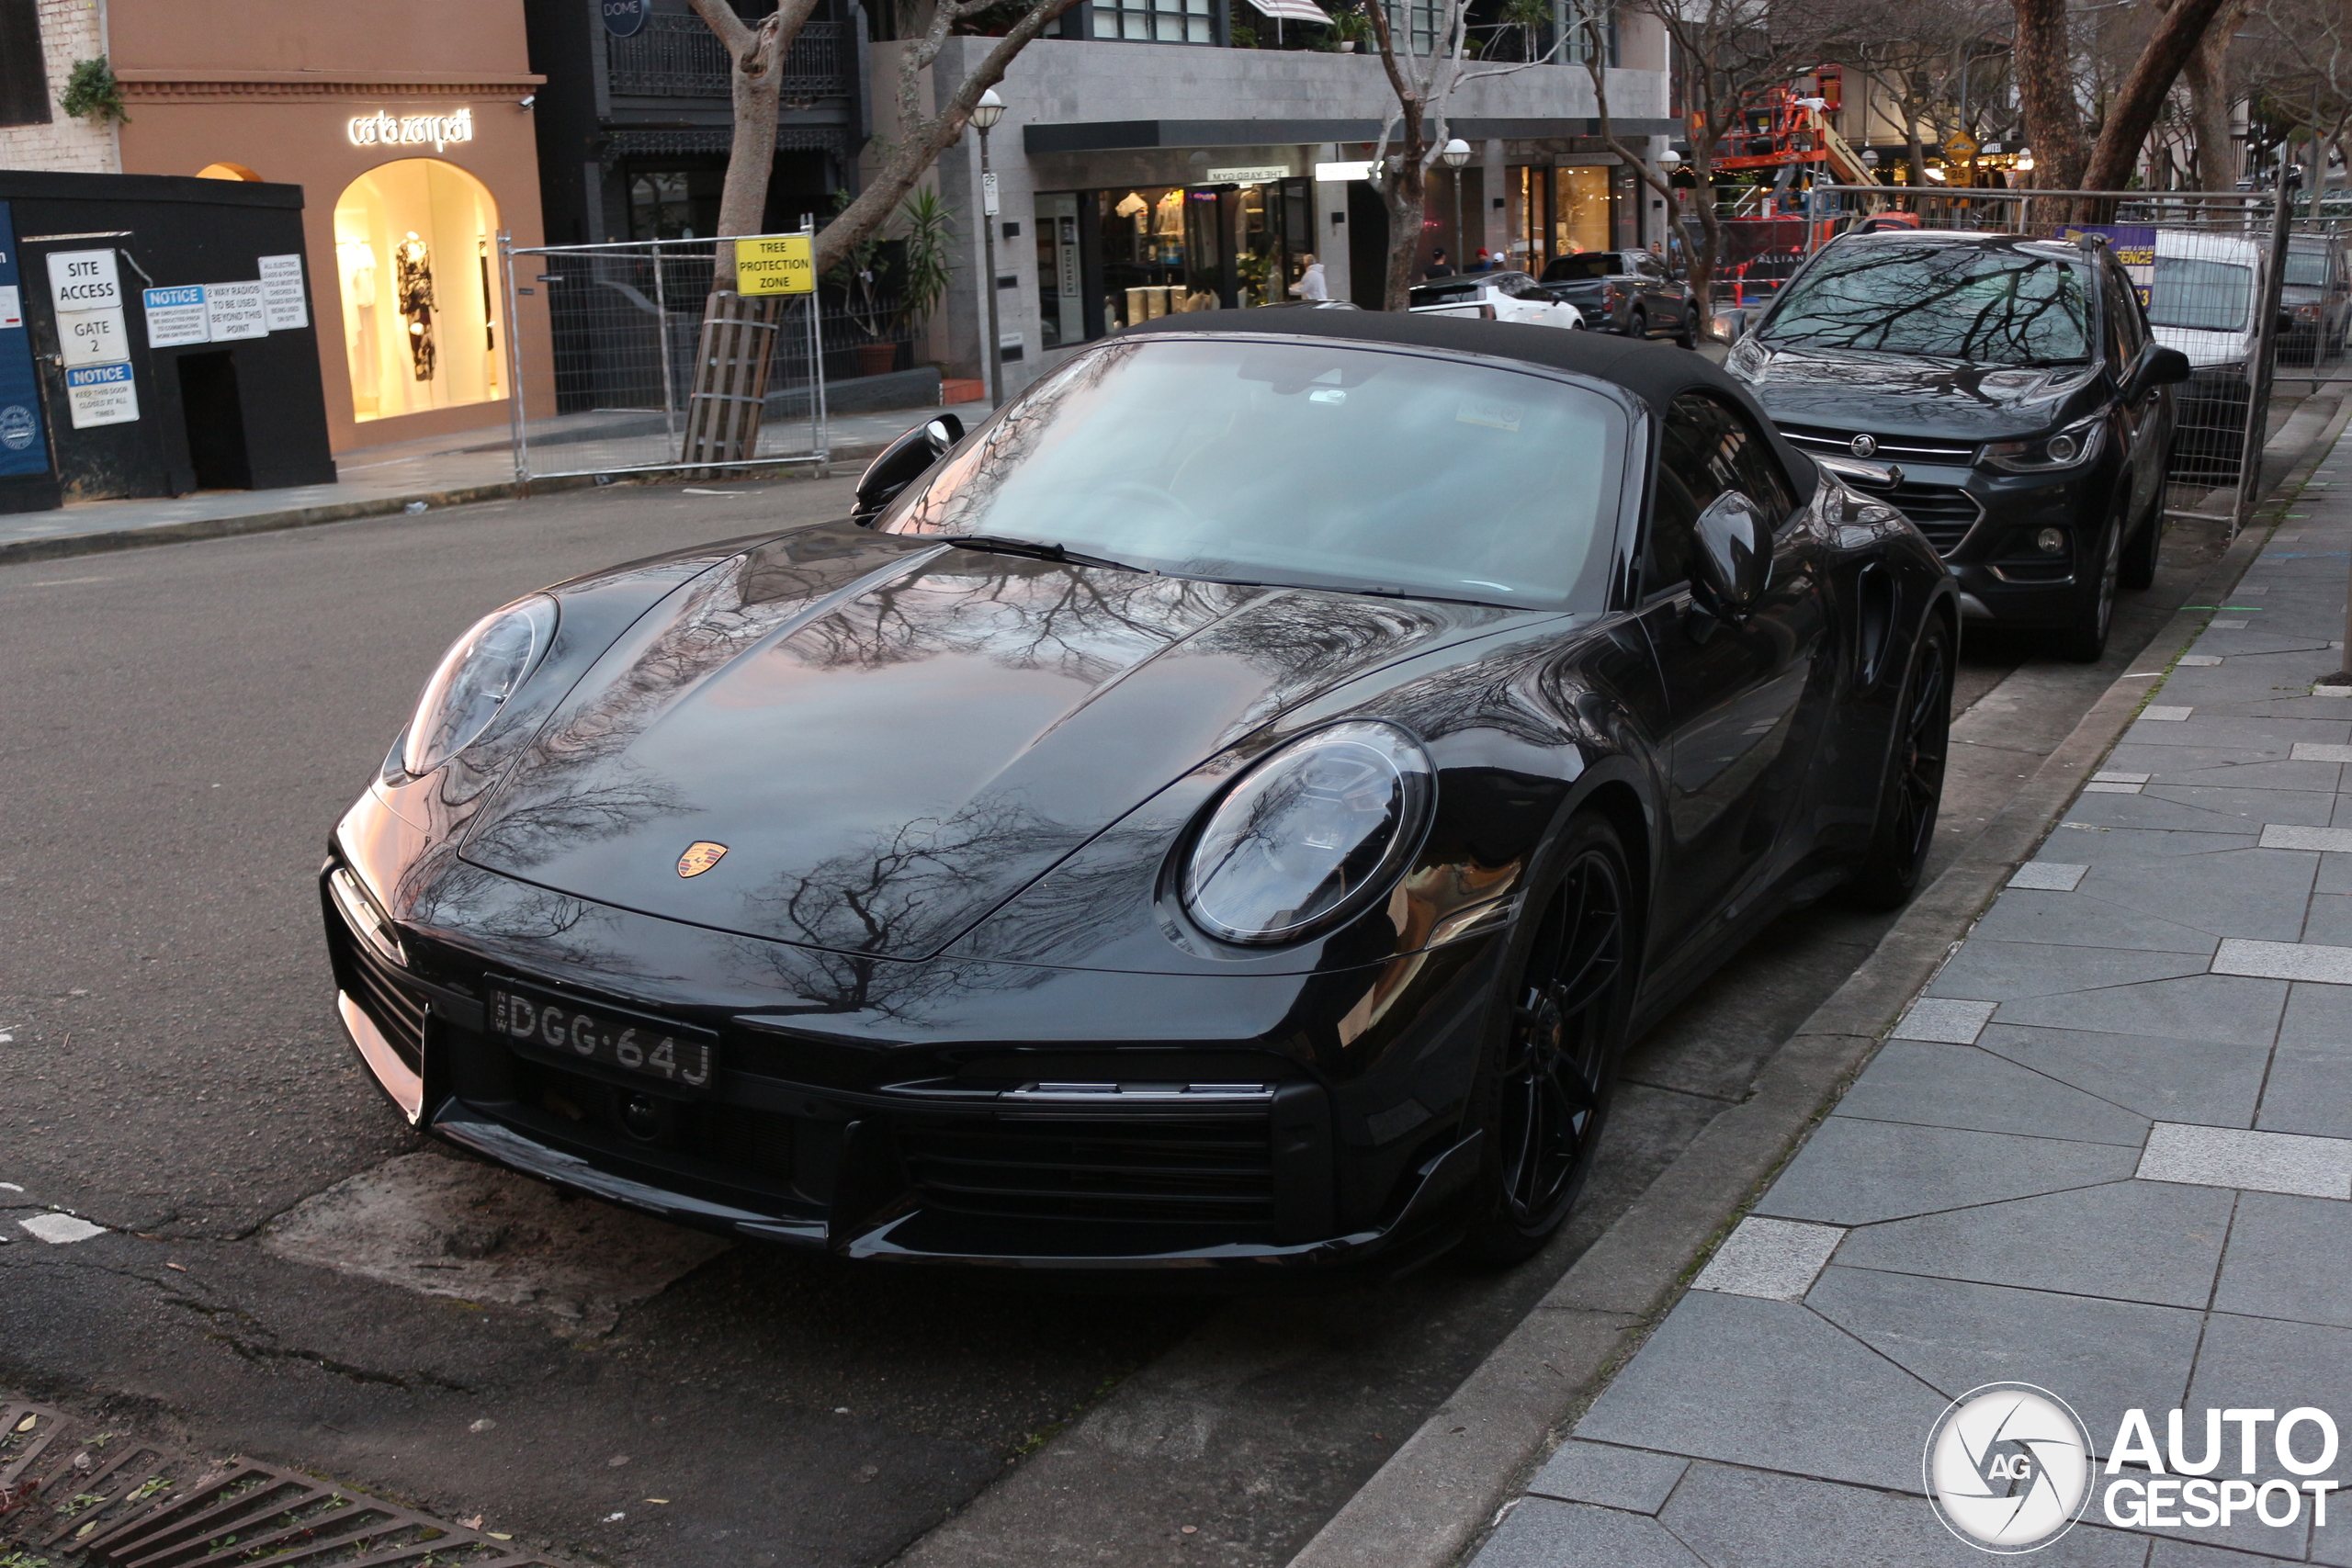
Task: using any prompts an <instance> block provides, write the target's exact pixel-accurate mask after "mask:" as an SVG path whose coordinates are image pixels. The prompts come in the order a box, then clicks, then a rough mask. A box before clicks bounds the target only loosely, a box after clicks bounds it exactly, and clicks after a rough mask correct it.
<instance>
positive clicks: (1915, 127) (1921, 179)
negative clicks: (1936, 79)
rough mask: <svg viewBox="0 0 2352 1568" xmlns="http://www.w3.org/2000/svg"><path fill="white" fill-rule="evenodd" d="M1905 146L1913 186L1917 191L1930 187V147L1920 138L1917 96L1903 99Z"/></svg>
mask: <svg viewBox="0 0 2352 1568" xmlns="http://www.w3.org/2000/svg"><path fill="white" fill-rule="evenodd" d="M1903 148H1904V155H1905V157H1906V158H1908V159H1909V160H1910V163H1911V188H1912V189H1913V190H1915V191H1923V190H1926V189H1927V188H1928V149H1927V146H1926V144H1925V143H1924V142H1922V141H1920V140H1919V105H1918V100H1917V99H1916V98H1907V97H1906V98H1905V99H1904V100H1903Z"/></svg>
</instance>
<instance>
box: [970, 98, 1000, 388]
mask: <svg viewBox="0 0 2352 1568" xmlns="http://www.w3.org/2000/svg"><path fill="white" fill-rule="evenodd" d="M1002 118H1004V100H1003V99H1002V98H1000V97H998V96H996V89H995V88H994V87H990V88H989V90H988V91H987V92H985V93H982V94H981V95H980V101H979V102H978V103H977V104H974V105H973V106H972V124H973V125H974V126H975V127H976V128H977V129H978V130H979V133H980V254H981V256H982V257H983V258H984V259H983V261H982V264H981V265H982V266H983V268H984V269H985V271H986V273H987V276H986V277H985V278H983V279H982V282H981V287H982V288H985V289H987V291H988V300H989V309H988V333H989V344H988V348H989V359H988V363H989V407H990V408H995V407H996V406H997V405H998V404H1000V403H1001V402H1003V401H1004V338H1003V334H1002V333H999V332H998V331H997V324H996V297H997V286H996V212H997V199H996V175H995V174H994V173H993V172H992V171H991V170H990V169H989V127H991V126H993V125H995V124H996V122H997V121H998V120H1001V119H1002Z"/></svg>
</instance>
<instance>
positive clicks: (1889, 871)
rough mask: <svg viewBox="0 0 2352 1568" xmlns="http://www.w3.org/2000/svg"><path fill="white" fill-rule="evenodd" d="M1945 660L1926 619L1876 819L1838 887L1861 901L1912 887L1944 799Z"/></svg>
mask: <svg viewBox="0 0 2352 1568" xmlns="http://www.w3.org/2000/svg"><path fill="white" fill-rule="evenodd" d="M1951 682H1952V660H1951V639H1950V635H1949V634H1948V633H1947V632H1946V631H1945V629H1944V625H1943V622H1942V621H1940V620H1936V619H1931V620H1929V621H1928V624H1927V626H1924V627H1923V628H1922V629H1921V631H1920V633H1919V640H1918V643H1917V647H1916V648H1915V649H1913V651H1912V655H1911V673H1910V676H1909V678H1908V679H1907V680H1906V681H1905V682H1904V685H1903V697H1902V701H1901V702H1900V704H1899V705H1897V706H1896V708H1895V713H1894V724H1895V729H1894V736H1893V738H1892V739H1893V744H1891V745H1890V746H1889V747H1888V748H1887V757H1886V772H1885V773H1884V775H1883V778H1882V779H1881V781H1880V784H1879V803H1878V826H1877V829H1876V830H1875V831H1874V832H1873V833H1872V834H1871V847H1870V849H1869V851H1868V852H1866V853H1865V854H1864V855H1863V857H1862V863H1861V864H1860V865H1859V866H1857V867H1855V868H1854V874H1853V875H1852V876H1851V877H1850V878H1849V880H1848V882H1847V884H1846V886H1845V888H1844V890H1843V893H1844V900H1845V901H1846V902H1847V903H1849V904H1853V905H1857V906H1859V907H1860V908H1866V909H1893V908H1898V907H1900V906H1901V905H1903V904H1905V903H1906V902H1907V901H1909V899H1910V897H1911V895H1912V894H1914V893H1916V892H1917V891H1918V889H1919V876H1920V874H1921V873H1922V872H1923V871H1924V870H1925V869H1926V868H1927V864H1928V853H1929V852H1930V851H1932V850H1933V849H1934V847H1935V840H1936V817H1937V814H1938V812H1939V809H1940V808H1941V807H1942V805H1943V797H1944V764H1945V761H1946V760H1947V759H1948V758H1949V756H1950V754H1951Z"/></svg>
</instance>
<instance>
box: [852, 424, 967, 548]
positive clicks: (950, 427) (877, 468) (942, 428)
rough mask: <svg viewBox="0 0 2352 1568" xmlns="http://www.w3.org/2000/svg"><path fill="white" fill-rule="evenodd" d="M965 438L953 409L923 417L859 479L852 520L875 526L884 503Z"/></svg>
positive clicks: (888, 501) (864, 525)
mask: <svg viewBox="0 0 2352 1568" xmlns="http://www.w3.org/2000/svg"><path fill="white" fill-rule="evenodd" d="M963 439H964V422H963V421H962V420H960V419H958V418H956V416H955V415H954V414H952V413H943V414H939V415H937V416H935V417H933V418H932V419H927V420H925V421H923V423H921V424H918V425H916V426H915V427H914V428H913V429H912V430H910V431H908V432H907V433H906V434H903V435H901V436H899V438H898V439H897V440H896V441H893V442H891V443H890V445H888V446H885V447H884V448H882V455H881V456H880V457H876V458H875V459H874V461H872V462H871V463H868V464H867V465H866V466H865V473H864V474H863V475H861V476H860V477H859V479H858V481H857V504H856V505H855V506H854V507H852V508H851V510H850V514H849V516H850V521H851V522H853V523H854V524H856V525H858V526H859V527H861V528H865V527H871V526H872V525H873V524H874V520H875V519H876V517H879V516H880V515H882V509H883V508H884V507H886V506H888V505H889V504H890V502H894V501H896V500H897V499H898V498H899V492H900V491H904V490H905V489H906V488H907V487H908V486H909V485H910V484H912V483H914V482H915V481H916V480H917V479H921V478H922V477H923V475H925V474H927V473H929V472H930V471H931V467H932V465H933V464H934V463H936V462H938V461H939V459H941V458H942V457H945V456H947V451H948V448H949V447H951V446H955V445H956V443H957V442H958V441H961V440H963Z"/></svg>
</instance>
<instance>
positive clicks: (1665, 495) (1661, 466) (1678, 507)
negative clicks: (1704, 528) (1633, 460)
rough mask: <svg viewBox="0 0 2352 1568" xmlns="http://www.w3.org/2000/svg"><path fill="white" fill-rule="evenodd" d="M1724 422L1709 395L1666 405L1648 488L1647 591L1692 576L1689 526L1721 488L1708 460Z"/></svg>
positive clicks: (1644, 571)
mask: <svg viewBox="0 0 2352 1568" xmlns="http://www.w3.org/2000/svg"><path fill="white" fill-rule="evenodd" d="M1722 422H1723V407H1722V405H1721V404H1719V403H1717V402H1716V401H1715V400H1713V399H1712V398H1704V397H1700V396H1698V395H1696V394H1693V393H1685V394H1684V395H1683V396H1681V397H1679V398H1677V399H1675V400H1674V401H1673V402H1672V403H1671V404H1669V405H1668V408H1667V411H1666V424H1665V428H1664V430H1663V431H1662V432H1661V434H1660V437H1659V442H1658V453H1657V479H1656V482H1655V483H1654V484H1653V485H1652V486H1651V489H1650V526H1649V536H1648V538H1647V540H1646V541H1645V544H1644V547H1643V557H1642V585H1643V589H1644V592H1645V593H1656V592H1663V591H1664V590H1667V589H1669V588H1672V587H1674V586H1675V585H1676V584H1678V583H1680V582H1684V581H1688V580H1689V578H1690V576H1691V565H1690V562H1691V529H1692V528H1693V527H1694V526H1695V525H1697V523H1698V521H1699V513H1702V512H1704V511H1705V510H1706V509H1707V506H1708V504H1709V503H1710V502H1713V500H1714V499H1715V497H1716V496H1718V495H1721V494H1722V493H1723V490H1724V485H1723V479H1722V478H1721V476H1720V475H1719V474H1718V473H1717V471H1716V468H1715V466H1714V464H1713V463H1712V462H1711V461H1710V460H1709V459H1710V456H1711V454H1713V452H1714V451H1715V449H1716V448H1717V447H1718V446H1720V445H1721V444H1722V434H1723V433H1722Z"/></svg>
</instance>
